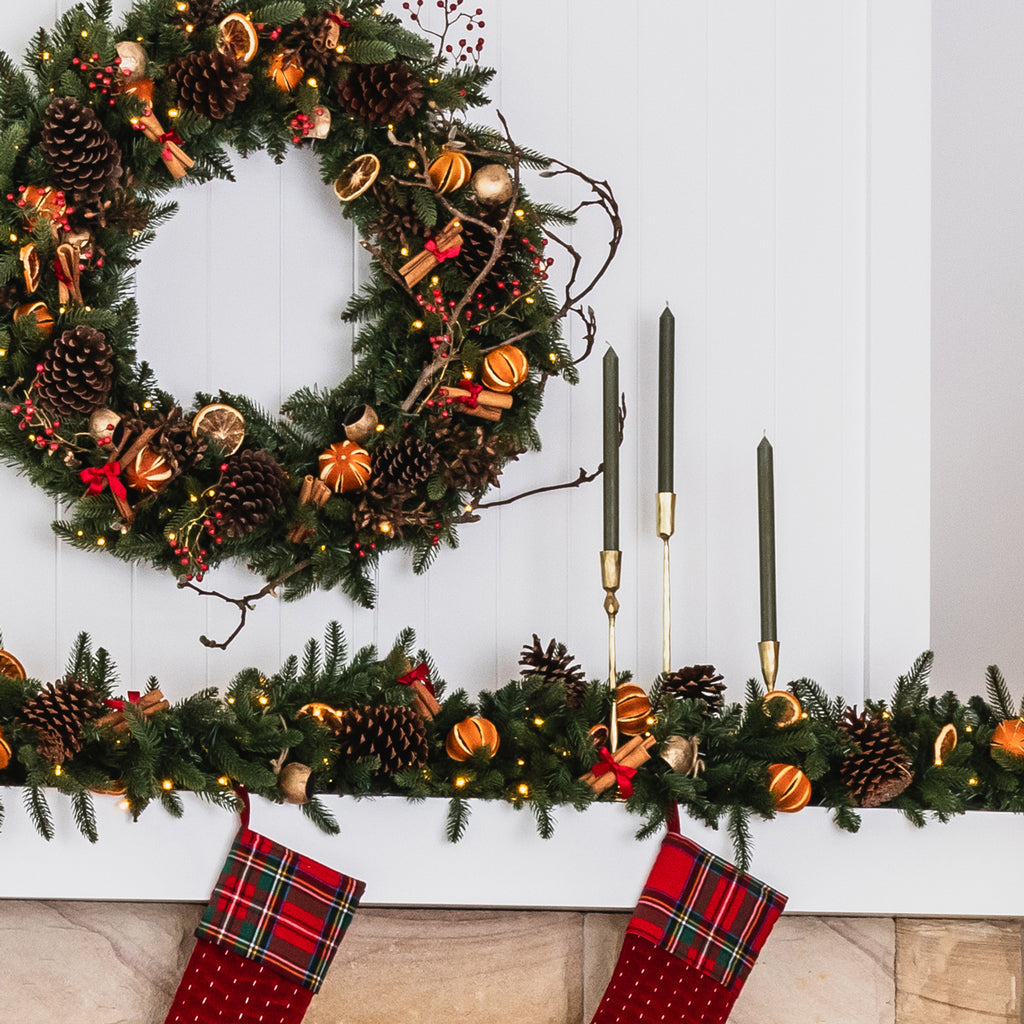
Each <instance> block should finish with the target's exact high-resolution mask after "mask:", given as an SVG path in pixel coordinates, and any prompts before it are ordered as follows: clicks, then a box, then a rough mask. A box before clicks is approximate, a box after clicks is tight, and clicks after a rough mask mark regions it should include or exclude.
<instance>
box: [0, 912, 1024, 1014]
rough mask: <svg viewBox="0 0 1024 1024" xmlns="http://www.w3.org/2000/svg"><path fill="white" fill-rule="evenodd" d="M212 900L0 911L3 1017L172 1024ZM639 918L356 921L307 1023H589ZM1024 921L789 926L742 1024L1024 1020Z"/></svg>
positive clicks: (811, 920) (418, 916) (456, 916)
mask: <svg viewBox="0 0 1024 1024" xmlns="http://www.w3.org/2000/svg"><path fill="white" fill-rule="evenodd" d="M199 912H200V908H199V906H197V905H184V904H152V903H86V902H56V901H55V902H37V901H18V900H12V901H4V902H0V964H2V967H0V979H2V981H0V991H2V992H3V996H4V1019H5V1020H8V1021H16V1022H18V1024H129V1022H130V1024H161V1022H162V1021H163V1019H164V1015H165V1013H166V1011H167V1007H168V1006H169V1005H170V1002H171V998H172V997H173V994H174V990H175V988H176V986H177V983H178V979H179V978H180V977H181V974H182V971H183V969H184V966H185V962H186V961H187V959H188V955H189V952H190V950H191V947H192V943H193V940H192V938H191V933H192V929H193V928H194V927H195V925H196V922H197V921H198V918H199ZM627 917H628V915H626V914H602V913H592V914H586V913H571V912H561V911H559V912H549V911H487V910H378V909H369V908H364V909H362V910H360V911H359V912H357V914H356V916H355V919H354V920H353V923H352V927H351V929H350V930H349V933H348V935H347V936H346V938H345V941H344V943H343V944H342V946H341V950H340V952H339V954H338V957H337V959H336V961H335V963H334V965H333V967H332V969H331V972H330V974H329V976H328V980H327V983H326V985H325V986H324V989H323V991H322V992H321V993H320V995H319V996H317V997H316V998H315V999H314V1000H313V1003H312V1006H311V1007H310V1010H309V1013H308V1014H307V1015H306V1021H307V1022H308V1024H336V1022H337V1021H339V1020H344V1021H345V1022H346V1024H384V1022H387V1024H393V1022H394V1021H395V1020H401V1021H403V1024H427V1022H430V1024H436V1022H438V1021H443V1020H451V1019H456V1018H457V1019H468V1020H473V1021H475V1022H476V1024H512V1022H515V1024H521V1022H524V1021H526V1022H529V1024H580V1022H586V1021H588V1020H589V1019H590V1015H591V1014H592V1012H593V1010H594V1008H595V1006H596V1005H597V1002H598V1000H599V999H600V997H601V993H602V991H603V990H604V987H605V985H606V984H607V981H608V978H609V976H610V974H611V971H612V967H613V966H614V963H615V957H616V955H617V953H618V945H619V942H620V941H621V937H622V931H623V928H624V927H625V924H626V920H627ZM1022 938H1024V933H1022V921H1020V920H1017V919H1012V920H999V921H975V920H961V919H956V920H942V919H935V918H925V919H912V918H901V919H895V920H894V919H893V918H878V917H870V918H869V917H864V918H856V917H801V916H783V917H782V919H781V920H780V922H779V924H778V925H777V926H776V928H775V930H774V932H773V933H772V935H771V937H770V938H769V940H768V943H767V945H766V947H765V949H764V952H763V953H762V955H761V958H760V960H759V961H758V964H757V966H756V967H755V969H754V971H753V973H752V974H751V977H750V980H749V982H748V983H747V986H746V988H745V989H744V991H743V993H742V994H741V996H740V998H739V1001H738V1002H737V1004H736V1008H735V1010H734V1011H733V1015H732V1017H731V1018H730V1021H731V1022H732V1024H813V1022H818V1021H821V1022H827V1024H876V1022H877V1024H1010V1022H1012V1024H1020V1022H1021V996H1020V993H1021V987H1022V986H1021V982H1022V958H1021V944H1022Z"/></svg>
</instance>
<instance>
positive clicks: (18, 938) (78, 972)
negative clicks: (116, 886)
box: [0, 900, 200, 1024]
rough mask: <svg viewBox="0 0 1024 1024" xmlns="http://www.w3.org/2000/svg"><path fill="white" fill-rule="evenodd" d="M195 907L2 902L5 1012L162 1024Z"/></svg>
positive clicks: (83, 1022)
mask: <svg viewBox="0 0 1024 1024" xmlns="http://www.w3.org/2000/svg"><path fill="white" fill-rule="evenodd" d="M199 915H200V908H199V907H197V906H194V905H189V904H167V903H84V902H83V903H79V902H64V901H53V902H36V901H27V900H26V901H21V900H4V901H0V964H2V965H3V967H2V972H0V977H2V982H0V990H2V991H3V996H4V1018H5V1020H9V1021H18V1024H63V1022H65V1021H74V1022H75V1024H162V1021H163V1019H164V1017H165V1016H166V1015H167V1009H168V1007H169V1006H170V1005H171V999H172V998H173V996H174V992H175V989H176V988H177V987H178V981H179V980H180V979H181V975H182V972H183V971H184V968H185V964H186V962H187V960H188V957H189V954H190V953H191V951H192V946H193V943H194V941H195V940H194V939H193V938H192V931H193V930H194V929H195V926H196V924H197V923H198V921H199Z"/></svg>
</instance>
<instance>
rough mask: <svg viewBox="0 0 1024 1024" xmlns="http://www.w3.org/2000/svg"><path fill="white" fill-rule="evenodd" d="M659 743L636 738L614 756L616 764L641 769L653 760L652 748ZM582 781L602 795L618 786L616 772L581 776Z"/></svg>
mask: <svg viewBox="0 0 1024 1024" xmlns="http://www.w3.org/2000/svg"><path fill="white" fill-rule="evenodd" d="M656 743H657V740H655V738H654V737H653V736H647V737H641V736H634V737H633V738H632V739H631V740H630V741H629V742H628V743H623V744H622V746H621V747H619V749H618V750H616V751H615V753H614V754H612V758H613V759H614V760H615V762H616V764H621V765H624V766H625V767H627V768H639V767H640V766H641V765H642V764H646V763H647V762H648V761H650V759H651V754H650V751H651V748H652V747H653V746H654V745H655V744H656ZM580 781H581V782H585V783H586V784H587V785H588V786H589V787H590V788H591V789H592V790H593V791H594V792H595V793H597V794H601V793H603V792H605V790H608V789H611V788H612V786H614V785H615V784H616V779H615V772H614V771H607V772H605V773H604V774H603V775H595V774H594V773H593V772H592V771H590V772H587V774H586V775H581V776H580Z"/></svg>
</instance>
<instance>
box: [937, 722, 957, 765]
mask: <svg viewBox="0 0 1024 1024" xmlns="http://www.w3.org/2000/svg"><path fill="white" fill-rule="evenodd" d="M955 747H956V726H955V725H953V723H952V722H950V723H949V725H944V726H943V727H942V728H941V729H940V730H939V735H938V736H937V737H936V738H935V763H936V764H942V762H943V761H945V760H946V755H947V754H948V753H949V752H950V751H951V750H953V749H954V748H955Z"/></svg>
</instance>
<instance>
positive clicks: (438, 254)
mask: <svg viewBox="0 0 1024 1024" xmlns="http://www.w3.org/2000/svg"><path fill="white" fill-rule="evenodd" d="M424 248H425V249H426V250H427V252H432V253H433V254H434V257H435V259H436V260H437V262H438V263H444V261H445V260H453V259H455V257H456V256H458V255H459V253H460V252H462V246H461V245H453V246H452V247H451V248H450V249H438V248H437V242H435V241H434V240H433V239H432V238H429V239H427V244H426V245H425V246H424Z"/></svg>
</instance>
